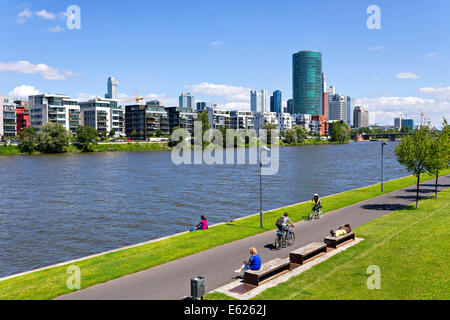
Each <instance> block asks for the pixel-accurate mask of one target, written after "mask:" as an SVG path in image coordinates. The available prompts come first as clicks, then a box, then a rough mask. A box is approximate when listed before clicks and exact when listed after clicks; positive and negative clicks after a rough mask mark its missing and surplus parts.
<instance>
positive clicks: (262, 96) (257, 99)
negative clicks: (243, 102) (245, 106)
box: [250, 90, 269, 112]
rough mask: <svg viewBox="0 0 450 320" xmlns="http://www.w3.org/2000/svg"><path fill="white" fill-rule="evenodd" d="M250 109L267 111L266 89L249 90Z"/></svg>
mask: <svg viewBox="0 0 450 320" xmlns="http://www.w3.org/2000/svg"><path fill="white" fill-rule="evenodd" d="M250 110H251V111H252V112H269V102H268V96H267V91H266V90H261V91H260V92H258V91H256V90H251V91H250Z"/></svg>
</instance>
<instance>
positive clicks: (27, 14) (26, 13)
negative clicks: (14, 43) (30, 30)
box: [16, 8, 33, 24]
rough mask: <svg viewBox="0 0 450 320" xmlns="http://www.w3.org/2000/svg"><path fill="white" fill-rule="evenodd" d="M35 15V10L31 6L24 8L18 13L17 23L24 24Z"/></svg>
mask: <svg viewBox="0 0 450 320" xmlns="http://www.w3.org/2000/svg"><path fill="white" fill-rule="evenodd" d="M32 16H33V12H31V10H30V9H29V8H25V9H23V10H22V11H21V12H19V13H18V14H17V20H16V21H17V23H20V24H23V23H25V22H26V21H27V19H30V18H31V17H32Z"/></svg>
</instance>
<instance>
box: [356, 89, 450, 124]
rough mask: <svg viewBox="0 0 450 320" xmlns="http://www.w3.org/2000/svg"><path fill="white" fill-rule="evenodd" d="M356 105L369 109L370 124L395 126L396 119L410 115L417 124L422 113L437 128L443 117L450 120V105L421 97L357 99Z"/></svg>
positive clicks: (446, 102)
mask: <svg viewBox="0 0 450 320" xmlns="http://www.w3.org/2000/svg"><path fill="white" fill-rule="evenodd" d="M356 105H360V106H363V107H364V108H367V110H368V111H369V113H370V116H369V117H370V123H371V124H375V123H377V124H380V125H393V123H394V118H395V117H400V116H404V115H405V114H407V115H408V118H412V119H413V120H414V121H415V122H416V123H419V121H420V112H423V113H424V114H425V118H427V119H428V118H430V119H431V122H432V123H433V124H434V125H435V126H440V124H441V123H442V117H444V116H445V117H446V118H447V119H448V118H449V114H450V103H449V102H448V101H444V100H436V99H425V98H421V97H395V96H391V97H388V96H384V97H377V98H367V97H364V98H360V99H356Z"/></svg>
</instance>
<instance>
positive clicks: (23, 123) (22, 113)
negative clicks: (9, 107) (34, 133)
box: [16, 105, 30, 135]
mask: <svg viewBox="0 0 450 320" xmlns="http://www.w3.org/2000/svg"><path fill="white" fill-rule="evenodd" d="M16 118H17V135H20V133H21V132H22V130H23V129H25V128H27V127H28V126H29V125H30V112H29V111H28V109H27V108H26V107H25V106H24V105H20V106H17V107H16Z"/></svg>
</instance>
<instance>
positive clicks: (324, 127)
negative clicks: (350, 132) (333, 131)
mask: <svg viewBox="0 0 450 320" xmlns="http://www.w3.org/2000/svg"><path fill="white" fill-rule="evenodd" d="M312 120H313V121H316V122H317V123H318V128H317V129H318V130H319V132H320V135H321V136H326V135H327V134H328V116H324V115H317V116H312Z"/></svg>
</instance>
